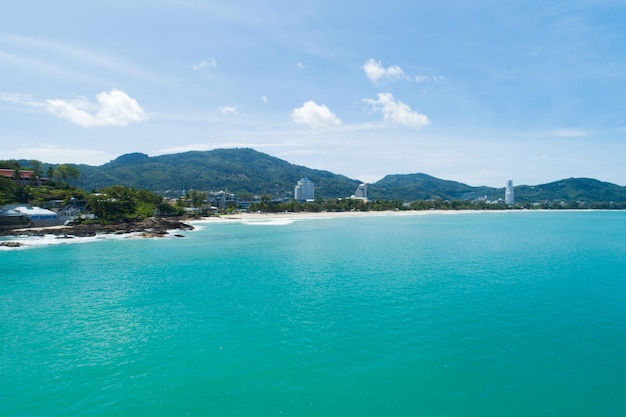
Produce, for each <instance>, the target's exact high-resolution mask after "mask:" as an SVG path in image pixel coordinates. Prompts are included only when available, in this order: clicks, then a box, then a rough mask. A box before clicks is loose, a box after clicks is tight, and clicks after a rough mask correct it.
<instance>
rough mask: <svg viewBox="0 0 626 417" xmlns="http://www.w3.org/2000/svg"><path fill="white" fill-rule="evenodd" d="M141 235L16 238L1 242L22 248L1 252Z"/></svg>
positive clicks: (0, 247)
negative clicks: (14, 244)
mask: <svg viewBox="0 0 626 417" xmlns="http://www.w3.org/2000/svg"><path fill="white" fill-rule="evenodd" d="M140 236H141V233H125V234H99V235H96V236H88V237H63V236H56V235H49V234H46V235H43V236H25V235H22V236H14V237H8V238H0V242H15V243H19V244H21V246H17V247H10V246H0V250H16V249H17V250H19V249H28V248H37V247H43V246H52V245H74V244H81V243H90V242H96V241H102V240H123V239H129V238H136V237H140ZM164 237H165V238H167V237H172V238H173V237H174V236H173V235H171V234H167V235H165V236H164Z"/></svg>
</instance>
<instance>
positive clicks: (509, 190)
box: [504, 180, 515, 206]
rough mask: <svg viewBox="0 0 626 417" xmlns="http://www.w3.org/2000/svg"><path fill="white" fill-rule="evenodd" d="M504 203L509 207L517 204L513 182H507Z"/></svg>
mask: <svg viewBox="0 0 626 417" xmlns="http://www.w3.org/2000/svg"><path fill="white" fill-rule="evenodd" d="M504 203H505V204H508V205H510V206H511V205H513V204H515V195H514V194H513V180H507V182H506V188H505V190H504Z"/></svg>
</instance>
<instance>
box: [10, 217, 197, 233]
mask: <svg viewBox="0 0 626 417" xmlns="http://www.w3.org/2000/svg"><path fill="white" fill-rule="evenodd" d="M170 230H193V226H190V225H188V224H186V223H183V222H182V221H180V220H179V219H178V218H165V217H150V218H147V219H136V220H129V221H125V222H120V223H114V224H99V223H83V224H77V225H73V226H64V227H49V228H30V229H15V230H4V231H2V235H5V236H7V235H12V236H15V235H20V236H44V235H55V236H57V237H58V238H72V237H90V236H95V235H97V234H131V233H132V234H138V236H140V237H151V238H152V237H163V236H166V235H167V234H168V232H169V231H170ZM175 236H177V237H182V235H178V234H177V235H175Z"/></svg>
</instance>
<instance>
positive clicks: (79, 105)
mask: <svg viewBox="0 0 626 417" xmlns="http://www.w3.org/2000/svg"><path fill="white" fill-rule="evenodd" d="M96 99H97V101H98V104H97V105H94V104H92V103H89V102H88V101H87V99H85V98H78V99H75V100H60V99H57V100H46V109H47V110H48V111H49V112H50V113H52V114H54V115H56V116H59V117H61V118H63V119H68V120H69V121H70V122H72V123H75V124H77V125H79V126H82V127H93V126H126V125H127V124H128V123H130V122H138V121H141V120H144V119H145V118H146V117H145V114H144V111H143V109H142V108H141V107H140V106H139V104H138V103H137V101H136V100H135V99H133V98H131V97H129V96H128V95H127V94H126V93H125V92H123V91H120V90H116V89H112V90H111V91H110V92H108V93H107V92H106V91H103V92H102V93H100V94H98V95H97V96H96Z"/></svg>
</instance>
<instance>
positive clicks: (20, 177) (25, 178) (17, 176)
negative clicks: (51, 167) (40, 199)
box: [0, 168, 39, 185]
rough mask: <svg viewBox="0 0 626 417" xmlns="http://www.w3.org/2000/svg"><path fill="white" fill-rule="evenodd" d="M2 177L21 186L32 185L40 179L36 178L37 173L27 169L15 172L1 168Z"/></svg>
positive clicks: (0, 175)
mask: <svg viewBox="0 0 626 417" xmlns="http://www.w3.org/2000/svg"><path fill="white" fill-rule="evenodd" d="M0 177H3V178H7V179H10V180H13V181H15V182H17V183H19V184H20V185H25V184H32V183H36V182H38V181H39V178H37V177H36V176H35V172H34V171H30V170H27V169H18V170H15V169H9V168H0Z"/></svg>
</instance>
